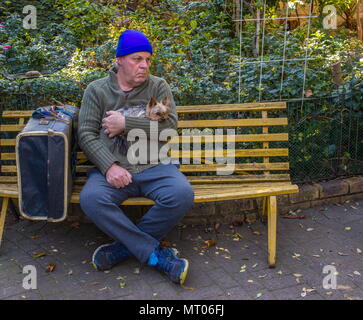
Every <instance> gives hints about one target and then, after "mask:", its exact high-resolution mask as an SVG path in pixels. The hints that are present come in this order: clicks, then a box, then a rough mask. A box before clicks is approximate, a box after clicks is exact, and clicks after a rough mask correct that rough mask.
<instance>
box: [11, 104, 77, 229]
mask: <svg viewBox="0 0 363 320" xmlns="http://www.w3.org/2000/svg"><path fill="white" fill-rule="evenodd" d="M77 115H78V108H76V107H74V106H70V105H64V106H56V107H54V106H49V107H42V108H38V109H37V110H36V111H35V112H34V113H33V115H32V118H30V119H29V121H28V123H27V125H26V126H25V128H24V129H23V130H22V131H21V132H20V133H19V134H18V135H17V138H16V165H17V171H18V188H19V211H20V214H21V215H22V216H23V217H24V218H26V219H30V220H47V221H52V222H59V221H63V220H64V219H65V218H66V217H67V211H68V205H69V202H70V197H71V195H72V182H73V181H72V177H73V176H74V173H75V162H76V159H75V156H76V141H75V137H76V129H75V125H76V119H77Z"/></svg>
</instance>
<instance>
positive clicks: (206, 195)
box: [0, 102, 298, 267]
mask: <svg viewBox="0 0 363 320" xmlns="http://www.w3.org/2000/svg"><path fill="white" fill-rule="evenodd" d="M281 110H282V111H283V110H286V104H285V103H283V102H273V103H248V104H221V105H204V106H178V107H177V112H178V115H179V122H178V128H179V131H182V130H183V129H184V131H185V130H189V132H183V134H182V132H180V134H179V136H177V137H174V138H172V139H171V141H170V143H171V144H172V145H173V146H175V145H178V143H179V146H181V145H184V147H185V146H188V145H189V146H190V145H191V147H189V149H192V150H188V148H186V149H185V148H184V149H183V148H182V147H180V149H179V148H173V149H172V153H171V154H172V158H179V159H180V163H181V166H180V170H181V171H182V172H183V173H184V174H185V175H186V176H187V178H188V180H189V181H190V183H191V184H192V185H193V188H194V191H195V202H209V201H220V200H230V199H243V198H263V202H262V203H263V208H262V212H263V214H265V215H267V222H268V264H269V266H270V267H274V266H275V261H276V224H277V206H276V196H277V195H281V194H289V193H295V192H298V187H297V186H296V185H294V184H292V183H291V181H290V175H289V174H288V170H289V162H288V158H287V157H288V148H287V141H288V134H287V133H286V132H284V131H286V129H287V125H288V120H287V118H286V117H281V116H280V113H281ZM31 113H32V111H4V112H3V113H2V117H3V121H2V122H3V123H4V121H7V123H6V124H1V127H0V133H1V135H2V138H1V140H0V151H1V159H0V160H1V162H0V163H1V167H0V197H2V198H3V201H2V209H1V216H0V244H1V239H2V234H3V230H4V224H5V216H6V212H7V209H8V205H9V202H11V200H10V199H17V198H18V187H17V176H16V174H17V169H16V163H15V159H16V156H15V141H16V140H15V138H16V134H17V133H18V132H19V131H21V130H22V128H23V127H24V126H25V123H26V120H27V119H28V118H29V117H30V115H31ZM195 118H198V120H195ZM201 118H203V119H201ZM189 119H190V120H189ZM196 128H197V129H199V130H200V131H202V133H205V135H204V136H203V135H202V136H201V135H200V134H198V132H194V131H195V130H196ZM191 129H193V130H191ZM227 129H229V130H230V129H235V133H236V134H235V135H227V134H226V132H229V133H230V131H229V130H227ZM203 130H204V131H203ZM221 130H224V131H222V132H221ZM209 132H211V133H213V134H212V135H208V134H207V133H209ZM5 133H6V135H7V137H5ZM185 133H187V134H189V135H190V136H187V135H186V134H185ZM216 133H218V134H216ZM193 142H194V143H195V145H194V148H193ZM199 142H202V143H201V144H199V147H197V146H198V143H199ZM204 142H209V143H210V142H217V143H219V146H222V147H223V150H218V148H214V149H216V150H214V151H213V150H212V151H210V149H209V147H206V146H208V145H209V146H210V145H211V144H208V143H207V144H204ZM222 142H223V143H222ZM281 142H283V143H285V146H284V147H283V148H282V147H281ZM233 143H234V144H235V145H234V146H233ZM227 144H228V145H229V147H227ZM274 144H275V145H276V144H277V146H276V147H274ZM231 145H232V148H231ZM215 146H216V145H214V147H215ZM198 149H199V150H198ZM212 149H213V148H212ZM211 152H212V153H211ZM213 156H214V158H213ZM218 157H219V158H218ZM223 157H224V158H223ZM188 159H189V160H188ZM194 159H197V160H198V159H200V160H201V161H200V162H198V163H197V164H196V163H195V161H196V160H194ZM218 159H219V160H218ZM222 160H225V161H227V163H230V164H231V163H233V162H235V164H234V165H233V164H232V165H233V169H234V170H233V172H231V173H232V174H229V175H220V172H218V171H223V168H226V164H224V163H223V161H222ZM183 161H184V162H183ZM185 161H186V162H188V161H190V162H189V164H186V163H185ZM91 166H92V164H89V163H87V158H86V156H85V155H84V153H83V152H78V153H77V170H76V171H77V175H76V178H75V180H74V187H73V192H72V197H71V202H72V203H79V194H80V191H81V189H82V185H83V184H84V183H85V181H86V171H87V169H88V168H90V167H91ZM153 203H154V202H153V201H151V200H150V199H147V198H141V197H139V198H130V199H128V200H126V201H125V202H123V203H122V205H150V204H153Z"/></svg>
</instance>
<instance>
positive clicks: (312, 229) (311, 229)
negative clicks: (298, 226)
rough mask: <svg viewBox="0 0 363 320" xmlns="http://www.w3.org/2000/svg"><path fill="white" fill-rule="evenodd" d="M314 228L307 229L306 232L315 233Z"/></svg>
mask: <svg viewBox="0 0 363 320" xmlns="http://www.w3.org/2000/svg"><path fill="white" fill-rule="evenodd" d="M314 230H315V229H314V228H307V229H306V231H308V232H310V231H314Z"/></svg>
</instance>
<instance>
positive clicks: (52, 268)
mask: <svg viewBox="0 0 363 320" xmlns="http://www.w3.org/2000/svg"><path fill="white" fill-rule="evenodd" d="M55 267H56V264H55V263H53V262H50V263H49V264H48V267H47V269H45V272H52V271H53V270H54V269H55Z"/></svg>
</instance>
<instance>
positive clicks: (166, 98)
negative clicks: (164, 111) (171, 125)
mask: <svg viewBox="0 0 363 320" xmlns="http://www.w3.org/2000/svg"><path fill="white" fill-rule="evenodd" d="M161 103H162V104H163V105H165V106H167V107H169V108H170V100H169V98H168V97H167V96H166V97H164V99H163V100H162V101H161Z"/></svg>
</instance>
